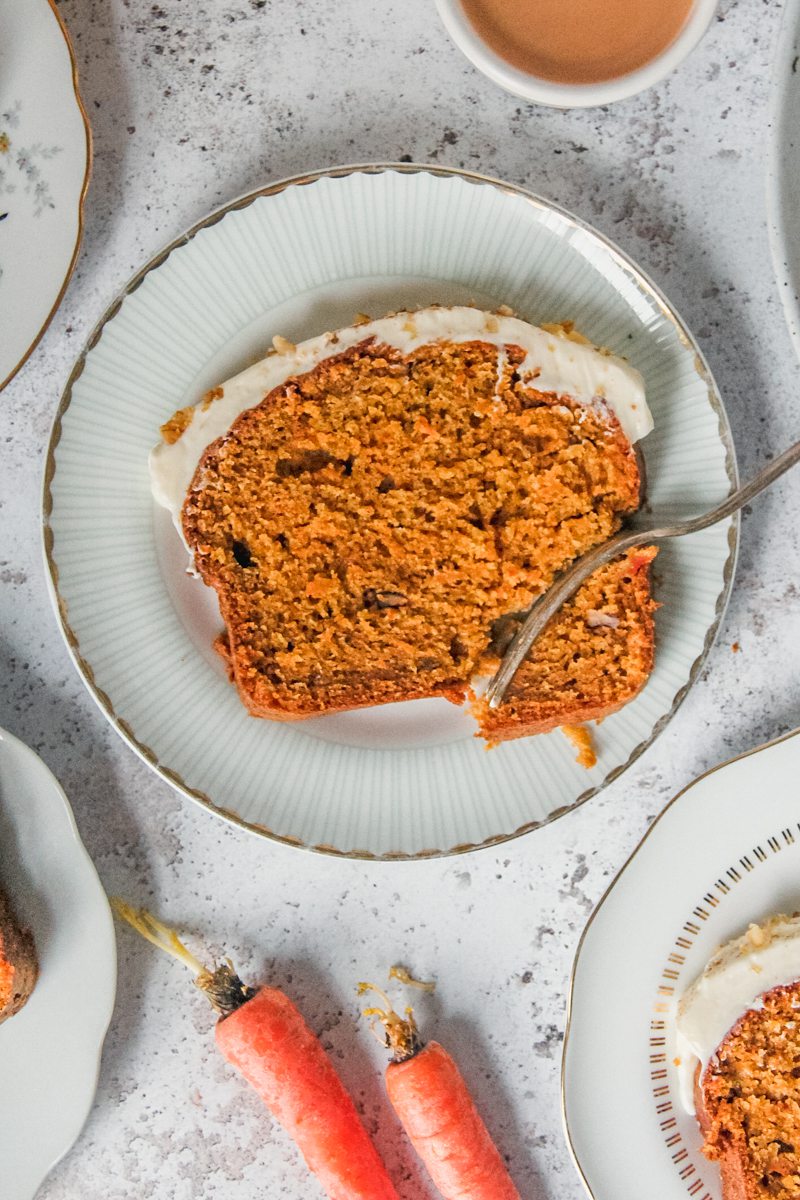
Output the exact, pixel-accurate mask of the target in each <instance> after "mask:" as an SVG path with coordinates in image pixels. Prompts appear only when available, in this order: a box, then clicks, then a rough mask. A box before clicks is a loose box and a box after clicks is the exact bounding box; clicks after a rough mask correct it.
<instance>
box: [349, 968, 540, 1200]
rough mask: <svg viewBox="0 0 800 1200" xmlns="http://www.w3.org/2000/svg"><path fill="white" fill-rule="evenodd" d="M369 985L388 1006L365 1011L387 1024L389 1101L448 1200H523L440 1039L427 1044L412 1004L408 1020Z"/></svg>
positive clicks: (433, 1178) (361, 989) (366, 986)
mask: <svg viewBox="0 0 800 1200" xmlns="http://www.w3.org/2000/svg"><path fill="white" fill-rule="evenodd" d="M367 988H369V989H371V990H372V991H375V992H377V993H378V995H379V996H380V997H381V1000H382V1002H383V1004H384V1005H385V1008H368V1009H365V1013H366V1014H367V1015H368V1016H373V1017H376V1018H377V1019H378V1020H379V1021H380V1023H381V1024H382V1025H383V1027H384V1030H385V1041H386V1044H387V1046H388V1047H389V1048H390V1049H391V1050H392V1051H393V1053H394V1061H393V1062H391V1063H390V1064H389V1066H388V1067H387V1068H386V1090H387V1092H388V1094H389V1099H390V1100H391V1102H392V1105H393V1107H394V1110H395V1112H396V1113H397V1115H398V1117H399V1118H400V1121H401V1124H402V1125H403V1128H404V1129H405V1131H406V1133H407V1134H408V1136H409V1138H410V1139H411V1143H412V1145H413V1146H414V1149H415V1150H416V1152H417V1154H418V1155H419V1156H420V1158H421V1159H422V1161H423V1162H424V1164H425V1166H426V1167H427V1169H428V1173H429V1175H430V1177H431V1179H432V1180H433V1182H434V1183H435V1184H436V1187H437V1188H438V1189H439V1191H440V1192H441V1194H442V1196H443V1197H444V1200H520V1196H519V1192H518V1191H517V1189H516V1187H515V1186H514V1184H513V1182H512V1180H511V1176H510V1175H509V1174H508V1171H507V1170H506V1166H505V1163H504V1162H503V1160H502V1158H501V1157H500V1153H499V1151H498V1149H497V1147H496V1146H495V1144H494V1142H493V1141H492V1139H491V1136H490V1134H489V1131H488V1129H487V1128H486V1126H485V1125H484V1123H483V1121H482V1120H481V1118H480V1115H479V1113H478V1110H477V1108H476V1107H475V1104H474V1102H473V1100H472V1097H471V1096H470V1094H469V1092H468V1090H467V1085H466V1083H465V1082H464V1079H463V1077H462V1075H461V1072H460V1071H459V1069H458V1067H457V1066H456V1064H455V1062H454V1061H453V1059H452V1058H451V1057H450V1055H449V1054H448V1053H447V1051H446V1050H445V1049H444V1048H443V1047H442V1046H440V1045H439V1044H438V1042H428V1044H427V1045H425V1044H424V1043H423V1042H422V1040H421V1038H420V1036H419V1031H418V1030H417V1026H416V1022H415V1021H414V1014H413V1012H412V1011H411V1009H410V1008H407V1009H406V1014H405V1018H403V1017H401V1016H399V1014H398V1013H396V1012H395V1011H394V1009H393V1008H392V1005H391V1001H390V1000H389V998H388V996H386V994H385V992H383V991H381V989H380V988H376V987H375V986H374V984H360V985H359V990H360V991H364V990H366V989H367Z"/></svg>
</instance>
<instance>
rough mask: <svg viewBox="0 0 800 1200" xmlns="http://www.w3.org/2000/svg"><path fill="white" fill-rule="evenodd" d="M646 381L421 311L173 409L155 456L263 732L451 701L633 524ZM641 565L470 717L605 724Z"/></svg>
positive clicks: (641, 600) (512, 324)
mask: <svg viewBox="0 0 800 1200" xmlns="http://www.w3.org/2000/svg"><path fill="white" fill-rule="evenodd" d="M651 426H652V420H651V417H650V413H649V410H648V408H647V405H646V402H645V398H644V389H643V384H642V380H641V377H640V376H639V375H638V373H637V372H636V371H634V370H633V369H632V368H631V367H630V366H629V365H628V364H627V363H625V362H623V361H622V360H621V359H619V358H616V357H614V356H612V355H610V354H606V353H603V352H601V351H598V350H597V349H596V348H595V347H593V346H591V345H589V344H588V343H586V342H585V340H584V339H582V338H578V337H577V335H574V334H573V333H572V331H571V330H570V328H569V327H563V326H558V327H556V326H554V327H548V328H546V329H540V328H536V327H534V326H532V325H529V324H527V323H526V322H524V321H521V320H519V319H517V318H515V317H512V316H509V315H506V314H504V313H487V312H481V311H479V310H477V309H474V308H467V307H465V308H438V307H434V308H428V309H423V310H420V311H417V312H403V313H397V314H395V315H393V316H391V317H388V318H385V319H383V320H378V321H369V322H365V323H362V324H360V325H355V326H352V327H350V328H348V329H343V330H339V331H338V332H336V333H330V334H325V335H322V336H321V337H317V338H313V339H311V340H310V341H308V342H304V343H302V344H301V345H298V346H294V345H292V344H291V343H288V342H286V341H285V340H284V339H280V338H276V339H275V351H274V352H273V353H272V354H270V355H269V356H268V357H267V358H266V359H264V360H263V361H262V362H260V363H257V364H256V365H255V366H254V367H251V368H250V369H249V370H247V371H245V372H243V373H242V374H241V375H239V376H237V377H236V378H235V379H233V380H231V381H230V382H229V383H226V384H223V385H222V386H221V387H219V388H217V389H215V390H214V391H213V392H211V393H210V394H209V395H208V396H207V397H206V398H205V399H204V400H203V402H202V403H201V404H199V405H198V406H195V407H193V408H188V409H183V410H181V411H180V412H178V413H176V414H175V416H174V417H173V418H172V419H171V420H170V421H168V422H167V423H166V425H165V426H164V427H163V429H162V435H163V441H162V443H161V445H160V446H159V447H157V448H156V450H155V451H154V452H153V453H152V455H151V475H152V480H153V489H154V494H155V496H156V498H157V499H158V500H159V501H160V502H161V503H163V504H165V505H166V506H168V507H169V508H170V509H171V510H172V512H173V515H174V517H175V519H176V523H177V524H178V525H179V528H180V530H181V533H182V536H183V538H184V540H185V542H186V545H187V546H188V548H189V549H190V551H191V553H192V555H193V557H194V563H195V566H196V569H197V570H198V572H199V573H200V575H201V576H202V578H203V579H204V580H205V582H206V583H207V584H209V585H210V586H212V587H214V588H215V589H216V591H217V594H218V597H219V602H220V608H221V612H222V617H223V619H224V622H225V628H226V633H225V643H226V646H225V648H226V656H227V658H228V660H229V664H230V668H231V672H232V676H233V678H234V680H235V682H236V685H237V687H238V689H239V693H240V696H241V698H242V700H243V702H244V703H245V704H246V706H247V708H248V709H249V710H250V712H251V713H253V714H254V715H256V716H260V717H269V718H272V719H278V720H281V719H283V720H287V719H289V720H291V719H297V718H304V717H312V716H316V715H320V714H323V713H330V712H336V711H341V710H345V709H353V708H358V707H362V706H367V705H374V704H383V703H388V702H391V701H398V700H409V699H414V698H420V697H430V696H445V697H447V698H448V699H451V700H453V701H456V702H458V703H461V702H463V701H464V699H465V698H466V697H467V696H468V695H469V693H470V687H471V683H472V681H473V680H474V679H475V678H476V677H478V676H481V675H482V674H484V675H485V674H486V673H488V672H489V671H490V670H491V669H492V666H493V665H494V663H495V661H496V657H497V653H498V651H499V650H500V648H501V647H500V646H499V645H498V637H501V636H502V632H503V627H504V622H505V623H506V624H507V620H508V618H509V615H513V614H519V613H521V612H524V610H525V609H527V608H528V607H529V605H530V604H531V602H532V601H533V600H534V599H535V598H536V596H538V595H539V594H540V593H541V592H542V591H543V590H544V589H546V588H547V587H548V586H549V584H550V583H551V581H552V579H553V577H554V576H555V574H556V573H557V572H559V571H560V570H562V569H563V568H564V567H565V566H566V565H567V564H568V563H570V562H571V561H572V560H573V559H574V558H575V557H576V556H578V555H580V554H582V553H584V552H585V551H586V550H588V549H589V548H590V547H591V546H593V545H595V544H596V543H597V542H599V541H603V540H605V539H606V538H608V537H609V536H610V535H611V534H612V533H613V532H614V531H615V530H616V529H617V528H618V527H619V525H620V523H621V521H622V519H623V517H624V516H625V515H626V514H628V513H630V512H632V511H633V510H634V509H636V507H637V506H638V503H639V495H640V475H639V466H638V462H637V457H636V453H635V451H634V449H633V444H634V443H635V442H636V441H637V440H638V439H639V438H641V437H642V436H644V435H645V434H646V433H647V432H648V431H649V429H650V428H651ZM652 555H653V551H650V550H648V551H645V552H644V553H642V554H639V555H638V557H637V556H629V557H628V558H626V559H624V560H622V562H620V563H615V564H612V565H611V566H610V567H608V568H604V569H603V571H601V572H598V573H597V574H596V576H593V577H592V579H590V580H589V581H588V582H587V584H585V585H584V588H583V589H582V591H580V592H579V593H578V594H577V596H576V597H575V599H574V600H573V602H572V604H571V605H570V606H568V607H567V608H565V610H564V612H563V613H562V614H561V616H560V617H559V618H558V619H557V620H556V621H555V622H553V624H552V626H551V627H550V629H548V630H547V632H546V634H545V636H544V637H543V639H542V641H541V642H540V643H539V646H537V647H536V648H535V650H534V653H533V654H532V655H531V657H530V660H529V662H527V663H526V664H525V666H524V668H523V670H522V671H521V672H520V675H519V677H518V679H517V680H516V681H515V684H514V689H513V692H512V696H511V702H510V703H509V704H508V705H506V706H505V707H504V708H501V709H500V713H499V715H498V714H494V715H492V716H488V715H484V725H485V731H486V734H487V736H489V737H490V738H491V739H492V740H501V739H503V738H505V737H514V736H519V735H520V734H524V733H529V732H535V731H539V730H543V729H547V728H552V727H553V726H555V725H559V724H562V723H564V722H567V721H569V722H575V721H580V720H583V719H587V718H589V717H600V716H603V715H604V714H606V713H608V712H611V711H613V710H614V709H616V708H618V707H619V706H620V704H622V703H625V701H627V700H629V699H630V698H631V697H632V696H633V695H634V694H635V693H636V691H638V690H639V688H640V687H641V686H642V684H643V683H644V682H645V680H646V678H647V674H648V673H649V670H650V667H651V664H652V654H653V623H652V609H653V604H652V601H651V599H650V593H649V587H648V582H647V567H648V564H649V561H650V559H651V558H652Z"/></svg>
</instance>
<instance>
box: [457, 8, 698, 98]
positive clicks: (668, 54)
mask: <svg viewBox="0 0 800 1200" xmlns="http://www.w3.org/2000/svg"><path fill="white" fill-rule="evenodd" d="M436 7H437V8H438V10H439V16H440V17H441V19H442V23H443V24H444V27H445V29H446V30H447V32H448V33H449V34H450V37H451V38H452V39H453V41H454V42H455V44H456V45H457V46H458V48H459V49H460V50H461V51H462V53H464V54H465V55H466V56H467V58H468V59H469V60H470V62H472V63H473V64H474V65H475V66H476V67H477V68H478V70H479V71H483V73H484V75H488V77H489V79H491V80H493V82H494V83H496V84H498V85H499V86H500V87H501V88H505V90H506V91H507V92H511V93H513V95H515V96H523V97H524V98H525V99H526V100H532V101H533V102H534V104H546V105H550V106H551V107H553V108H591V107H594V106H596V105H599V104H611V103H613V102H614V101H615V100H626V99H627V98H628V97H629V96H635V95H636V94H637V93H638V92H643V91H644V90H645V88H649V87H652V86H653V84H655V83H660V81H661V80H662V79H664V78H665V76H667V75H669V73H670V72H671V71H674V70H675V68H676V67H678V66H680V64H681V63H682V62H683V60H684V59H685V58H686V57H687V55H688V54H690V53H691V51H692V50H694V48H695V46H696V45H697V43H698V42H699V41H700V39H701V38H702V36H703V34H704V33H705V32H706V30H707V29H708V26H709V25H710V24H711V19H712V17H713V16H714V13H715V11H716V8H717V0H695V4H694V8H693V9H692V11H691V12H690V14H689V17H688V19H687V21H686V24H685V25H684V27H683V29H682V30H681V31H680V33H679V34H678V36H677V37H676V38H675V40H674V41H673V42H672V43H671V44H670V45H669V46H667V48H666V50H664V51H663V52H662V53H661V54H659V55H657V57H656V58H654V59H651V61H650V62H649V63H647V64H646V65H645V66H643V67H640V68H639V70H637V71H630V72H629V73H628V74H627V75H620V76H619V77H618V78H616V79H608V80H604V81H603V82H602V83H554V82H553V81H552V80H550V79H542V78H541V77H539V76H537V75H530V74H528V73H527V72H525V71H521V70H519V68H518V67H514V66H512V65H511V63H509V62H506V60H505V59H504V58H501V56H500V55H499V54H496V53H495V51H494V50H492V49H491V48H490V47H489V46H487V44H486V42H484V41H483V39H482V38H481V37H480V35H479V34H478V32H477V30H476V29H475V27H474V26H473V24H472V22H471V21H470V20H469V18H468V17H467V15H466V13H465V12H464V8H463V6H462V4H461V0H436ZM565 19H568V18H565Z"/></svg>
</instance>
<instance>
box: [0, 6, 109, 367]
mask: <svg viewBox="0 0 800 1200" xmlns="http://www.w3.org/2000/svg"><path fill="white" fill-rule="evenodd" d="M0 29H1V30H2V39H0V329H1V330H2V337H0V388H2V387H4V386H5V384H7V383H8V381H9V380H10V379H11V377H12V376H13V375H14V374H16V372H17V371H18V370H19V368H20V367H21V366H22V364H23V363H24V362H25V360H26V358H27V357H28V355H29V354H30V353H31V351H32V350H33V348H34V346H35V345H36V343H37V342H38V340H39V338H40V337H41V336H42V334H43V333H44V331H45V329H46V328H47V325H48V324H49V322H50V318H51V317H52V315H53V313H54V312H55V310H56V308H57V307H58V305H59V303H60V301H61V297H62V296H63V294H64V291H65V289H66V286H67V283H68V281H69V277H70V275H71V274H72V268H73V266H74V265H75V260H76V258H77V256H78V246H79V243H80V237H81V230H82V209H83V198H84V195H85V192H86V188H87V186H88V183H89V166H90V134H89V123H88V120H87V117H86V113H85V112H84V109H83V106H82V104H81V100H80V96H79V94H78V85H77V78H76V74H75V60H74V58H73V55H72V47H71V46H70V44H69V40H68V38H67V33H66V30H65V29H64V25H63V23H62V21H61V18H60V17H59V15H58V13H57V11H56V8H55V6H54V5H53V4H51V3H50V0H0Z"/></svg>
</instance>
